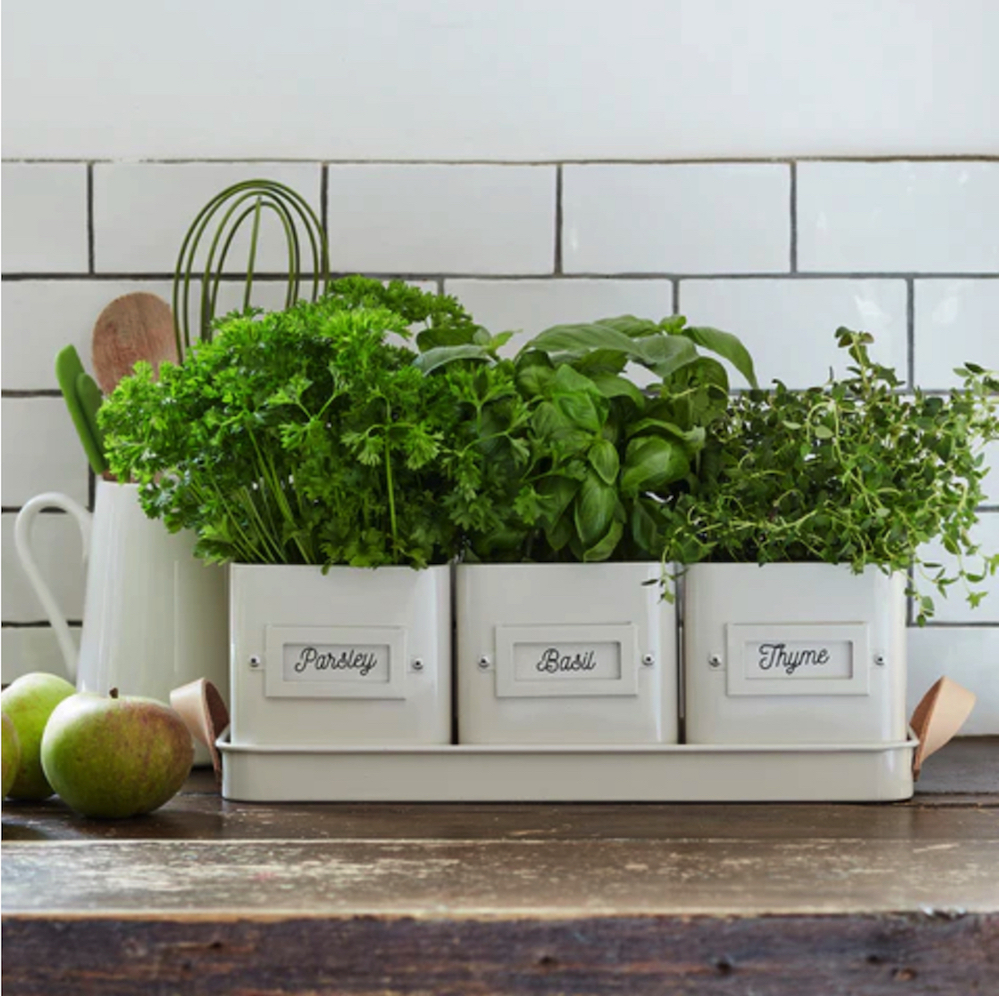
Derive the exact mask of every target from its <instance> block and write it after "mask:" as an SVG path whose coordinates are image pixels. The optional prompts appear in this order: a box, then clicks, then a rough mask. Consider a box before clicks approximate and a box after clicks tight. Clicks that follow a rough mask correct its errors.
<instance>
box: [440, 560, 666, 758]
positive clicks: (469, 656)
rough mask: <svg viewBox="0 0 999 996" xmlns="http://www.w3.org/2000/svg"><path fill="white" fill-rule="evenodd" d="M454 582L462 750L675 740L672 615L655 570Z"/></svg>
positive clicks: (564, 571)
mask: <svg viewBox="0 0 999 996" xmlns="http://www.w3.org/2000/svg"><path fill="white" fill-rule="evenodd" d="M455 576H456V588H457V591H456V602H457V647H458V653H457V683H458V739H459V742H461V743H467V744H627V743H647V744H655V743H676V740H677V727H678V709H677V686H678V675H677V631H676V611H675V607H674V606H673V605H672V604H670V603H668V602H665V601H663V600H662V599H661V597H660V589H659V585H658V583H657V582H658V580H659V577H660V565H659V563H658V562H657V563H613V564H461V565H459V566H458V567H457V569H456V575H455Z"/></svg>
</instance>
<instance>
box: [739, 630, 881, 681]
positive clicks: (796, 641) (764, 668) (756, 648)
mask: <svg viewBox="0 0 999 996" xmlns="http://www.w3.org/2000/svg"><path fill="white" fill-rule="evenodd" d="M725 629H726V644H727V653H728V656H727V661H726V676H727V690H728V694H729V695H867V694H868V691H869V679H870V661H871V659H870V635H869V628H868V626H867V625H866V624H865V623H845V624H841V623H835V624H833V623H830V624H823V623H814V624H808V625H771V624H768V625H755V626H745V625H738V624H732V623H730V624H729V625H727V626H726V627H725Z"/></svg>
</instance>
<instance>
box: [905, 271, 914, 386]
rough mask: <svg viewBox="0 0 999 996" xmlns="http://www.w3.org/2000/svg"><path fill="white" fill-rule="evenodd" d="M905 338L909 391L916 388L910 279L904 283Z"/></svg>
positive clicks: (912, 291)
mask: <svg viewBox="0 0 999 996" xmlns="http://www.w3.org/2000/svg"><path fill="white" fill-rule="evenodd" d="M905 337H906V347H907V349H906V352H907V354H908V368H907V370H906V376H907V377H908V382H909V390H914V389H915V386H916V282H915V280H913V279H912V278H911V277H909V278H908V279H907V280H906V281H905Z"/></svg>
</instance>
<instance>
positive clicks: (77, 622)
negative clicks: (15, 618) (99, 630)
mask: <svg viewBox="0 0 999 996" xmlns="http://www.w3.org/2000/svg"><path fill="white" fill-rule="evenodd" d="M66 625H67V626H82V625H83V620H82V619H67V620H66ZM0 628H2V629H51V628H52V626H51V625H50V624H49V621H48V620H47V619H43V620H39V621H37V622H8V621H7V620H4V621H3V622H0Z"/></svg>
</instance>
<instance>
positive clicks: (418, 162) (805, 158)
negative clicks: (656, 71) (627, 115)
mask: <svg viewBox="0 0 999 996" xmlns="http://www.w3.org/2000/svg"><path fill="white" fill-rule="evenodd" d="M0 161H2V162H4V163H12V164H13V163H37V164H44V163H65V164H74V163H80V162H83V161H84V160H81V159H67V158H62V159H57V158H51V159H46V158H13V157H12V158H4V159H2V160H0ZM789 161H790V162H806V163H910V162H916V163H921V162H928V163H933V162H946V163H951V162H954V163H965V162H987V163H989V162H999V155H996V154H995V153H992V152H968V153H957V154H937V155H933V154H926V153H918V154H910V155H901V154H892V155H881V156H828V155H827V156H822V155H797V154H794V155H786V154H785V155H779V156H700V157H698V156H682V157H677V158H662V157H655V156H651V157H645V158H642V157H637V158H622V159H613V158H608V159H599V158H581V159H567V158H559V159H557V160H552V159H532V158H525V159H489V158H468V159H392V158H382V159H377V158H374V159H372V158H344V159H327V160H325V162H327V163H328V164H330V165H334V166H558V165H559V164H561V163H565V164H566V165H572V166H589V165H598V166H603V165H610V166H646V165H651V166H656V165H660V166H672V165H687V164H693V165H699V164H702V163H703V164H705V165H712V164H716V163H725V164H739V163H746V164H749V165H758V164H760V163H786V162H789ZM93 162H95V163H114V164H119V163H121V162H122V160H120V159H94V160H93ZM318 162H320V160H318V159H316V158H295V157H286V158H282V157H279V156H247V157H244V158H241V159H227V158H217V159H197V158H168V159H156V158H145V159H144V158H139V159H130V160H128V164H129V165H139V166H156V165H163V166H186V165H206V166H210V165H242V164H244V163H245V164H247V165H252V164H259V163H274V164H275V165H277V164H281V165H285V164H288V163H293V164H298V165H303V166H310V165H315V164H316V163H318Z"/></svg>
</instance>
